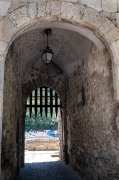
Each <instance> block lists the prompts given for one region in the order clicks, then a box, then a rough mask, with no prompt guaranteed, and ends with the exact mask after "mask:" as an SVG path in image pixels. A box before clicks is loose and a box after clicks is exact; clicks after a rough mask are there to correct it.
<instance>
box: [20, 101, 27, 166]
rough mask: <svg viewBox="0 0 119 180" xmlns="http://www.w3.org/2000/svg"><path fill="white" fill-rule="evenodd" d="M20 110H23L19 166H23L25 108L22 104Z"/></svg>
mask: <svg viewBox="0 0 119 180" xmlns="http://www.w3.org/2000/svg"><path fill="white" fill-rule="evenodd" d="M22 109H23V110H22V112H23V115H22V147H21V148H22V150H21V151H22V152H21V167H24V159H25V157H24V149H25V116H26V109H25V106H24V105H23V108H22Z"/></svg>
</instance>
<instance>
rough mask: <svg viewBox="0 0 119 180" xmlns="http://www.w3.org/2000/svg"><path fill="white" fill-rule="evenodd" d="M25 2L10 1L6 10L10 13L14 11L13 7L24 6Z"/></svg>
mask: <svg viewBox="0 0 119 180" xmlns="http://www.w3.org/2000/svg"><path fill="white" fill-rule="evenodd" d="M25 4H26V3H24V2H12V4H11V6H10V8H9V11H8V12H9V13H10V12H12V11H14V10H15V9H18V8H20V7H22V6H25Z"/></svg>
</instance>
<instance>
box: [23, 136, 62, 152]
mask: <svg viewBox="0 0 119 180" xmlns="http://www.w3.org/2000/svg"><path fill="white" fill-rule="evenodd" d="M25 149H27V150H29V151H45V150H59V139H33V140H26V141H25Z"/></svg>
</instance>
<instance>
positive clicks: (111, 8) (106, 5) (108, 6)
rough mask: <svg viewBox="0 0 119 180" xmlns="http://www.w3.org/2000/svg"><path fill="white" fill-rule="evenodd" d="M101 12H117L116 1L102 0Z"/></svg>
mask: <svg viewBox="0 0 119 180" xmlns="http://www.w3.org/2000/svg"><path fill="white" fill-rule="evenodd" d="M102 10H103V11H106V12H117V0H112V1H110V0H102Z"/></svg>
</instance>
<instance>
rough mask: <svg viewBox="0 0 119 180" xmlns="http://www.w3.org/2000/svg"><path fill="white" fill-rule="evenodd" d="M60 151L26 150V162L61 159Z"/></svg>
mask: <svg viewBox="0 0 119 180" xmlns="http://www.w3.org/2000/svg"><path fill="white" fill-rule="evenodd" d="M59 160H60V159H59V151H28V150H25V163H34V162H50V161H59Z"/></svg>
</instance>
